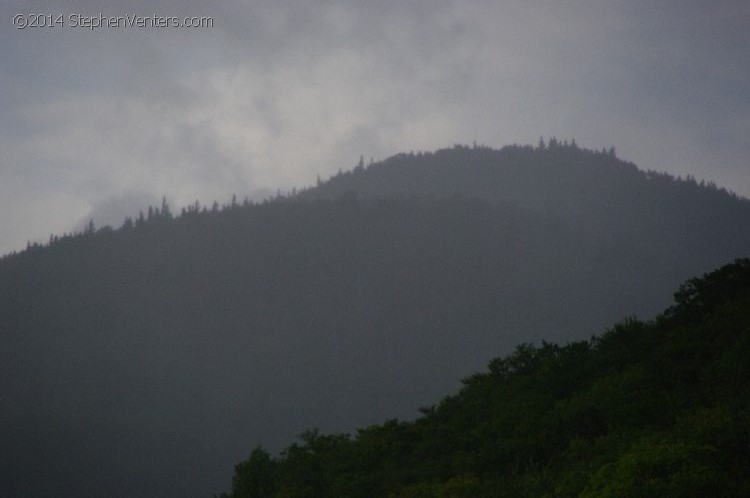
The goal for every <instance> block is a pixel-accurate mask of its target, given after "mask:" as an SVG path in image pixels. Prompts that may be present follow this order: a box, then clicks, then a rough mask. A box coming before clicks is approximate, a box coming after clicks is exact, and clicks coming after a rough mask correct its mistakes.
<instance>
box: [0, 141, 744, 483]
mask: <svg viewBox="0 0 750 498" xmlns="http://www.w3.org/2000/svg"><path fill="white" fill-rule="evenodd" d="M748 228H750V202H748V201H747V200H745V199H741V198H738V197H737V196H734V195H732V194H730V193H728V192H726V191H725V190H722V189H719V188H716V187H715V186H712V185H704V184H702V183H698V182H696V181H695V180H693V179H686V180H681V179H674V178H672V177H670V176H668V175H664V174H656V173H652V172H643V171H640V170H638V169H637V168H636V167H635V166H634V165H632V164H630V163H627V162H624V161H621V160H619V159H617V158H616V157H615V156H614V154H613V152H612V151H609V152H607V151H605V152H596V151H589V150H584V149H580V148H578V147H577V146H575V145H574V144H570V145H566V144H564V143H563V144H560V143H558V142H557V141H555V142H552V143H550V144H548V145H545V146H544V147H537V148H534V147H528V146H527V147H520V146H510V147H505V148H503V149H500V150H493V149H488V148H482V147H478V148H477V147H475V148H469V147H455V148H452V149H446V150H441V151H437V152H435V153H424V154H401V155H397V156H394V157H392V158H390V159H387V160H385V161H383V162H380V163H375V164H372V165H370V166H367V167H366V166H365V165H364V164H363V161H362V162H361V163H360V165H359V166H358V167H356V168H355V169H354V170H353V171H351V172H346V173H342V174H340V175H337V176H335V177H333V178H331V179H330V180H328V181H326V182H321V183H320V184H319V185H318V186H317V187H314V188H311V189H308V190H304V191H302V192H301V193H298V194H296V195H293V196H289V197H283V198H279V199H276V200H273V201H268V202H264V203H260V204H253V203H250V202H245V203H236V202H232V203H231V204H229V205H226V206H224V207H223V208H219V206H218V205H215V206H214V208H211V209H207V208H202V207H201V206H199V205H197V204H196V205H194V206H190V207H188V208H185V209H184V210H183V212H182V214H180V215H179V216H173V215H172V214H171V211H170V209H169V207H168V206H167V205H166V204H164V205H163V206H162V207H161V208H151V209H149V212H148V215H144V216H142V217H139V218H138V219H136V220H128V221H127V222H126V223H125V224H124V225H123V226H122V227H120V228H118V229H111V228H108V227H105V228H102V229H99V230H96V229H95V228H94V226H93V225H91V226H90V227H89V229H87V230H86V231H85V232H84V233H82V234H78V235H74V236H63V237H52V238H51V242H50V244H49V245H44V246H31V247H30V248H29V249H28V250H26V251H23V252H21V253H19V254H14V255H10V256H6V257H5V258H3V259H1V260H0V372H1V374H0V396H1V397H2V400H3V407H4V409H3V410H2V413H0V440H2V441H3V442H4V451H3V452H2V455H0V494H2V495H3V496H11V497H13V496H59V495H60V494H68V495H77V496H85V495H97V496H142V497H148V496H160V497H163V496H207V495H209V494H210V493H211V492H213V491H215V490H217V489H221V488H222V487H223V486H224V484H225V483H226V482H227V480H228V479H229V472H230V471H231V466H232V463H233V462H235V461H238V460H240V459H241V458H244V457H245V456H246V455H245V452H246V450H247V448H248V447H253V446H255V445H257V444H263V445H264V446H266V447H268V448H270V449H272V450H275V449H280V448H281V447H282V446H283V445H284V444H286V443H288V440H287V437H288V435H289V434H294V433H297V432H301V431H302V430H304V429H306V428H309V427H314V426H317V427H319V428H320V429H321V430H324V431H345V430H350V429H352V428H354V427H357V426H362V425H366V424H369V423H374V422H377V421H379V420H382V419H385V418H388V417H394V416H397V417H399V418H412V417H414V416H415V415H416V413H415V411H414V407H417V406H420V405H422V404H426V403H430V402H433V401H434V400H435V399H439V398H440V397H442V396H444V395H445V394H447V393H449V392H451V391H452V390H454V389H455V387H456V386H457V380H456V379H460V378H462V377H463V376H465V375H468V374H469V373H471V372H474V371H477V370H478V369H480V368H481V367H482V366H483V365H485V364H486V362H487V361H489V359H490V358H492V357H494V356H497V355H500V354H505V353H508V352H510V351H511V350H512V348H513V347H514V346H515V345H516V344H518V343H519V342H539V341H542V340H555V341H569V340H579V339H584V338H588V337H590V336H591V335H592V334H595V333H598V332H601V330H602V329H603V328H604V327H606V326H607V324H609V323H611V322H612V321H614V320H618V319H620V318H622V317H624V316H628V315H633V314H635V315H638V316H643V317H649V316H652V315H653V314H655V313H656V312H657V311H659V310H660V309H662V308H663V307H664V306H665V305H666V304H667V303H668V302H669V298H670V296H671V291H672V289H673V288H675V287H676V286H677V285H678V284H679V283H680V282H682V281H683V280H685V279H687V278H689V277H691V276H693V275H697V274H701V273H703V272H705V271H707V270H709V269H711V268H713V267H716V266H719V265H720V264H723V263H725V262H727V261H731V260H733V259H735V258H737V257H741V256H744V255H747V254H750V229H748Z"/></svg>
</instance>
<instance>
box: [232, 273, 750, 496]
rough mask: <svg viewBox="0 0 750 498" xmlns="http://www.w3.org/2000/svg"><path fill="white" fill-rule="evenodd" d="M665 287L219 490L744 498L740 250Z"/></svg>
mask: <svg viewBox="0 0 750 498" xmlns="http://www.w3.org/2000/svg"><path fill="white" fill-rule="evenodd" d="M675 297H676V304H675V305H674V306H673V307H671V308H670V309H668V310H667V311H666V312H664V313H663V314H661V315H659V316H658V317H657V318H656V319H655V320H652V321H647V322H644V321H639V320H635V319H630V320H626V321H623V322H621V323H618V324H617V325H615V326H614V327H611V328H610V329H609V330H607V331H606V332H605V333H604V334H602V335H600V336H596V337H594V338H592V339H591V340H588V341H577V342H571V343H567V344H565V345H557V344H552V343H542V344H541V345H539V346H534V345H531V344H522V345H519V346H518V347H517V348H516V350H515V351H514V352H513V353H512V354H511V355H508V356H505V357H500V358H496V359H493V360H492V361H490V363H489V368H488V369H487V370H485V371H484V372H483V373H477V374H474V375H472V376H470V377H468V378H467V379H465V380H464V387H463V388H462V389H461V390H460V392H458V394H454V395H452V396H449V397H446V398H444V399H443V400H442V401H441V402H440V403H439V404H437V405H434V406H430V407H427V408H424V409H423V410H422V412H423V415H422V416H421V417H420V418H418V419H417V420H415V421H413V422H399V421H398V420H390V421H388V422H385V423H382V424H379V425H373V426H370V427H366V428H362V429H359V430H358V431H357V432H356V434H355V435H354V436H351V435H349V434H334V435H324V434H321V433H320V432H318V431H316V430H312V431H308V432H306V433H304V434H303V435H302V436H301V441H300V442H298V443H294V444H292V445H291V446H288V447H287V448H286V450H285V451H284V452H283V453H281V454H280V455H279V456H278V457H274V458H272V457H271V456H270V455H269V453H268V452H267V451H265V450H264V449H263V448H260V447H258V448H256V449H255V450H253V451H252V453H251V454H250V457H249V458H248V459H246V460H244V461H242V462H240V463H238V464H237V465H236V466H235V475H234V478H233V483H232V492H231V493H229V494H226V495H223V496H225V497H227V498H251V497H273V496H284V497H294V496H297V497H303V496H309V497H313V496H314V497H327V496H330V497H339V496H349V497H373V498H374V497H383V496H394V497H395V496H398V497H442V496H454V497H460V496H465V497H483V496H486V497H503V496H508V497H519V496H530V497H532V496H533V497H542V496H558V497H565V496H570V497H575V496H581V497H605V496H612V497H616V496H695V497H703V496H716V497H719V496H721V497H730V496H736V497H740V496H747V495H748V494H750V477H749V476H748V473H747V469H748V467H750V387H749V386H748V384H747V383H746V382H737V380H738V379H747V378H748V375H749V374H750V260H748V259H744V260H738V261H736V262H735V263H734V264H730V265H727V266H725V267H723V268H721V269H719V270H717V271H714V272H712V273H710V274H708V275H705V276H704V277H702V278H695V279H691V280H690V281H688V282H687V283H686V284H685V285H683V286H682V287H681V288H680V291H679V292H678V293H677V294H676V295H675Z"/></svg>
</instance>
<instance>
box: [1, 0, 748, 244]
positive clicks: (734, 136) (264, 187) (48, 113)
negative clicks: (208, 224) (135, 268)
mask: <svg viewBox="0 0 750 498" xmlns="http://www.w3.org/2000/svg"><path fill="white" fill-rule="evenodd" d="M100 12H101V13H103V14H104V15H111V16H117V15H128V14H138V15H143V16H149V15H152V14H159V15H164V16H180V17H182V16H210V17H211V18H212V19H213V27H210V28H192V29H189V28H183V29H159V28H109V29H108V28H99V29H95V30H90V29H84V28H72V27H69V26H66V27H64V28H60V27H55V28H30V27H28V28H26V29H23V30H21V29H17V28H16V27H15V26H14V25H13V23H12V18H13V16H15V15H16V14H28V13H37V14H64V15H65V16H68V15H70V14H77V13H80V14H85V15H98V13H100ZM0 14H1V15H0V18H1V19H2V23H0V45H1V46H2V47H3V50H2V55H1V56H0V88H2V92H0V103H1V104H0V106H1V107H2V113H1V114H0V197H1V198H2V199H3V201H4V205H5V209H3V210H2V212H0V233H1V234H2V237H1V238H0V253H2V254H5V253H7V252H9V251H12V250H18V249H22V248H23V247H24V246H25V245H26V242H27V241H28V240H31V241H40V242H45V241H46V240H47V238H48V237H49V235H50V234H51V233H56V234H60V233H62V232H69V231H71V230H75V229H80V228H81V227H82V226H83V225H84V224H85V223H86V222H87V221H88V220H89V219H91V218H93V219H94V221H95V223H96V224H97V226H101V225H104V224H111V225H113V226H119V225H120V224H121V223H122V221H123V219H124V217H125V216H126V215H135V214H137V212H138V210H141V209H143V210H145V209H146V208H147V207H148V205H149V204H154V205H156V204H158V203H159V202H160V199H161V197H162V196H166V197H167V199H168V200H169V202H170V203H171V204H172V205H173V206H176V207H180V206H183V205H187V204H189V203H191V202H193V201H194V200H196V199H199V200H200V201H201V202H202V203H210V202H212V201H213V200H219V201H220V202H221V201H227V200H228V199H229V198H230V197H231V196H232V194H237V195H238V196H239V197H240V198H242V197H244V196H245V195H248V196H250V197H251V198H262V197H264V196H267V195H268V194H269V193H275V192H276V190H277V189H282V190H289V189H291V188H293V187H302V186H305V185H310V184H313V183H314V182H315V180H316V177H317V175H320V176H321V177H323V178H327V177H328V176H329V175H331V174H333V173H335V172H336V171H338V170H339V169H345V170H346V169H349V168H351V167H352V166H353V165H354V164H356V162H357V160H358V159H359V156H360V155H364V156H365V158H366V159H369V157H373V158H374V159H376V160H377V159H383V158H385V157H388V156H390V155H391V154H394V153H397V152H401V151H410V150H415V151H416V150H432V149H436V148H439V147H445V146H451V145H452V144H454V143H466V144H471V143H472V142H475V141H476V142H477V143H480V144H487V145H490V146H500V145H504V144H508V143H514V142H515V143H522V144H523V143H531V144H535V143H536V142H537V141H538V139H539V136H540V135H543V136H545V137H549V136H557V137H559V138H561V139H563V138H565V139H570V138H575V139H576V140H577V142H578V143H579V144H580V145H581V146H584V147H592V148H601V147H609V146H610V145H614V146H615V147H616V149H617V154H618V156H619V157H623V158H626V159H628V160H631V161H633V162H635V163H636V164H638V166H639V167H641V168H644V169H653V170H657V171H667V172H669V173H671V174H674V175H682V176H686V175H693V176H695V177H697V178H699V179H706V180H707V181H714V182H716V183H717V184H718V185H720V186H725V187H727V188H729V189H731V190H734V191H736V192H737V193H739V194H741V195H744V196H748V195H750V168H748V161H747V158H748V152H750V141H748V134H747V130H748V129H750V97H748V92H747V81H750V57H749V55H750V54H749V53H748V47H750V35H749V34H748V30H747V29H746V28H747V25H748V21H750V4H748V3H747V2H743V1H739V0H736V1H714V2H697V1H687V2H685V1H681V2H677V1H668V2H659V3H658V4H654V3H653V2H645V1H636V2H608V3H607V4H606V5H605V4H602V3H601V2H595V1H568V2H535V1H527V0H526V1H510V2H489V1H487V2H458V1H429V2H377V1H369V2H308V3H305V4H302V3H300V2H240V1H223V2H212V3H210V4H206V3H205V2H196V1H174V0H171V1H167V2H160V3H159V5H158V7H155V6H153V4H152V3H151V2H86V1H83V2H76V1H68V2H34V3H33V4H32V3H29V2H21V1H9V2H4V3H3V5H2V7H0Z"/></svg>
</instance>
